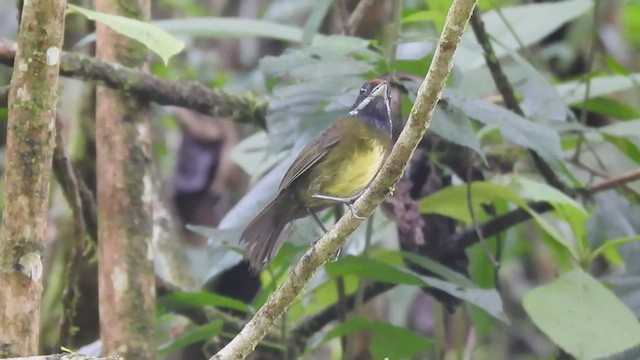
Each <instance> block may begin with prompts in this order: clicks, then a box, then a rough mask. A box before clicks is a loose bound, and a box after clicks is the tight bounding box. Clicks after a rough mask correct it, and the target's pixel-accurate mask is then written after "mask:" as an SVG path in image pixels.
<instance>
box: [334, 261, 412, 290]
mask: <svg viewBox="0 0 640 360" xmlns="http://www.w3.org/2000/svg"><path fill="white" fill-rule="evenodd" d="M325 269H326V271H327V274H329V275H330V276H332V277H338V276H347V275H355V276H358V277H360V278H363V279H369V280H373V281H379V282H384V283H390V284H407V285H422V284H423V283H422V281H421V280H420V279H418V278H416V277H415V276H414V275H413V274H410V273H408V272H406V271H404V270H400V269H398V268H396V267H394V266H392V265H389V264H387V263H385V262H382V261H380V260H376V259H372V258H368V257H363V256H347V257H344V258H341V259H340V260H338V261H336V262H333V263H329V264H327V265H326V266H325Z"/></svg>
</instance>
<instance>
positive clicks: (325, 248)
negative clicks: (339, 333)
mask: <svg viewBox="0 0 640 360" xmlns="http://www.w3.org/2000/svg"><path fill="white" fill-rule="evenodd" d="M475 5H476V1H474V0H455V1H453V4H452V5H451V8H450V10H449V13H448V14H447V20H446V24H445V28H444V31H443V33H442V36H441V38H440V41H439V42H438V46H437V48H436V52H435V55H434V57H433V61H432V63H431V67H430V68H429V72H428V73H427V76H426V78H425V81H424V82H423V83H422V85H421V86H420V89H419V90H418V96H417V98H416V102H415V104H414V105H413V108H412V110H411V113H410V115H409V120H408V121H407V124H406V125H405V128H404V129H403V131H402V133H401V134H400V136H399V138H398V141H397V142H396V144H395V146H394V147H393V149H392V151H391V154H390V155H389V158H388V159H387V161H386V163H385V165H384V166H383V168H382V170H381V171H380V173H379V174H378V176H377V177H376V179H375V180H374V181H373V183H372V184H371V186H370V187H369V188H368V189H367V190H366V191H365V192H364V194H363V195H362V196H361V197H360V198H359V199H358V200H357V201H356V203H355V206H356V208H357V209H358V213H359V214H361V215H364V216H369V215H370V214H371V213H372V212H373V210H374V209H375V208H376V207H377V206H378V205H379V204H380V203H381V202H382V200H383V199H384V198H385V197H386V196H387V194H388V193H389V191H390V189H393V187H394V186H395V185H396V183H397V182H398V180H399V179H400V177H401V176H402V173H403V171H404V168H405V167H406V165H407V164H408V163H409V160H410V159H411V156H412V154H413V152H414V150H415V148H416V147H417V145H418V143H419V142H420V140H422V137H423V136H424V133H425V132H426V130H427V129H428V127H429V124H430V122H431V117H432V115H433V111H434V109H435V107H436V104H437V103H438V100H439V98H440V95H441V93H442V89H443V88H444V85H445V82H446V79H447V77H448V76H449V73H450V71H451V68H452V66H453V57H454V54H455V52H456V49H457V48H458V45H459V44H460V40H461V38H462V34H463V33H464V28H465V26H466V24H467V22H468V20H469V17H470V16H471V12H472V11H473V8H474V7H475ZM361 223H362V220H360V219H357V218H355V217H354V215H353V214H352V213H351V212H348V213H347V214H345V215H344V216H343V217H342V218H341V219H340V220H339V221H338V222H337V223H336V225H335V226H334V227H333V228H332V229H331V230H329V232H327V233H326V234H325V235H324V236H322V237H321V238H320V239H319V240H318V242H317V243H316V244H315V245H314V246H313V247H312V248H311V249H309V251H307V252H306V253H305V254H304V255H303V256H302V258H301V259H300V261H299V262H298V263H297V264H296V265H295V266H294V268H293V269H292V270H291V273H290V276H289V277H288V278H287V279H285V281H284V282H283V283H282V285H281V286H280V287H279V288H278V289H277V290H276V291H275V292H274V293H273V294H272V295H271V297H270V298H269V299H268V300H267V302H266V303H265V305H264V306H262V308H260V310H258V312H257V313H256V315H255V316H254V317H253V318H252V319H251V320H250V321H249V323H247V325H246V326H245V327H244V328H243V329H242V331H241V332H240V333H239V334H238V335H237V336H236V337H235V338H234V339H233V340H231V342H229V344H227V346H225V347H224V348H223V349H222V350H220V351H219V352H218V353H217V354H216V355H214V356H213V357H212V358H211V359H212V360H216V359H244V358H245V357H246V356H247V355H249V353H251V352H252V351H253V349H254V348H255V347H256V345H257V344H258V343H259V342H260V340H261V339H262V338H263V337H264V336H265V335H266V334H267V332H268V331H269V329H270V328H271V327H272V326H273V324H274V323H275V321H276V320H277V319H279V318H280V316H282V314H283V312H284V311H285V310H286V309H287V308H288V307H289V305H290V304H291V303H292V302H293V301H294V300H295V299H296V298H297V297H298V295H299V294H300V292H301V291H302V289H303V288H304V286H305V285H306V284H307V283H308V281H309V280H310V279H311V277H312V276H313V274H314V273H315V271H316V270H317V269H318V268H319V267H320V266H321V265H322V264H324V263H325V262H326V261H327V260H328V259H329V258H330V257H331V255H332V254H333V253H334V252H335V251H336V250H337V249H338V248H340V247H341V246H342V245H344V243H345V242H346V241H347V238H348V237H349V235H351V234H352V233H353V232H354V231H355V230H356V228H357V227H358V226H359V225H360V224H361Z"/></svg>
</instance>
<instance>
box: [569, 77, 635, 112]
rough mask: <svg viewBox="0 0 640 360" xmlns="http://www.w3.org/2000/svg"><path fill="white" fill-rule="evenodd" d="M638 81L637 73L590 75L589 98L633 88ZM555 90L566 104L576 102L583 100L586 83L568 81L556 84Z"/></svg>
mask: <svg viewBox="0 0 640 360" xmlns="http://www.w3.org/2000/svg"><path fill="white" fill-rule="evenodd" d="M638 83H640V74H638V73H636V74H631V75H610V76H601V77H592V78H591V87H590V90H589V99H591V98H595V97H599V96H604V95H608V94H611V93H614V92H618V91H624V90H629V89H633V88H635V87H637V86H638ZM556 90H557V91H558V94H560V97H562V98H563V100H564V101H565V102H566V103H567V104H576V103H579V102H582V101H584V100H585V93H586V91H587V85H586V83H585V81H569V82H565V83H562V84H560V85H558V86H556Z"/></svg>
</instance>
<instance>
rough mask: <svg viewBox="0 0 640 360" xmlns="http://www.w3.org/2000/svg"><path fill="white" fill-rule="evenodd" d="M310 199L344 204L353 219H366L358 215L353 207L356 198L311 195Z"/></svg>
mask: <svg viewBox="0 0 640 360" xmlns="http://www.w3.org/2000/svg"><path fill="white" fill-rule="evenodd" d="M311 197H312V198H314V199H319V200H328V201H335V202H339V203H342V204H345V205H346V206H347V207H348V208H349V211H350V212H351V215H353V217H354V218H356V219H358V220H365V219H366V218H365V217H363V216H360V215H358V211H357V210H356V207H355V206H354V205H353V202H354V201H355V199H357V197H350V198H341V197H335V196H326V195H320V194H315V195H312V196H311Z"/></svg>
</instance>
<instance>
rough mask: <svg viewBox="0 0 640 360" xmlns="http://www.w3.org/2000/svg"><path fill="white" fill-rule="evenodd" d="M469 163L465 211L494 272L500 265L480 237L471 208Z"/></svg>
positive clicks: (478, 227)
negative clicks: (466, 210) (467, 212)
mask: <svg viewBox="0 0 640 360" xmlns="http://www.w3.org/2000/svg"><path fill="white" fill-rule="evenodd" d="M471 169H472V166H471V163H469V164H468V166H467V209H468V211H469V215H470V216H471V223H472V224H473V228H474V229H475V230H476V234H477V235H478V239H480V244H482V249H483V250H484V252H485V254H486V255H487V257H488V258H489V261H491V264H492V265H493V268H494V269H495V271H498V268H499V267H500V264H499V263H498V261H497V260H496V258H495V257H494V256H493V254H492V253H491V249H489V244H487V240H485V238H484V236H482V232H481V231H480V225H478V219H477V218H476V211H475V209H474V208H473V196H472V193H471V184H472V183H473V181H472V180H471Z"/></svg>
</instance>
